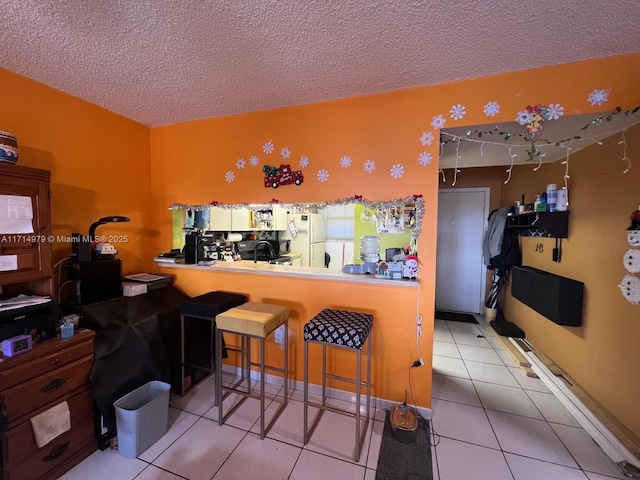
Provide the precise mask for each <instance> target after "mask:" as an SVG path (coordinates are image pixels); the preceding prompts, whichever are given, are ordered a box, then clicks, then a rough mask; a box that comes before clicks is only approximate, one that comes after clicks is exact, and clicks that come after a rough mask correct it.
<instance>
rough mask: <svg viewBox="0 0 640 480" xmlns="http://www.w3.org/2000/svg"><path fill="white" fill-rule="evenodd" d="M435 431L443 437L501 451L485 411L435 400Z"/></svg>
mask: <svg viewBox="0 0 640 480" xmlns="http://www.w3.org/2000/svg"><path fill="white" fill-rule="evenodd" d="M431 408H432V411H433V418H432V419H431V420H432V422H433V429H434V430H435V431H436V432H437V433H438V434H439V435H440V436H441V437H447V438H453V439H455V440H461V441H464V442H469V443H475V444H476V445H482V446H484V447H489V448H496V449H499V448H500V445H499V444H498V441H497V440H496V436H495V434H494V433H493V430H492V428H491V425H490V424H489V420H488V419H487V415H486V413H485V411H484V409H482V408H479V407H471V406H469V405H462V404H460V403H453V402H447V401H446V400H438V399H435V400H433V402H432V404H431Z"/></svg>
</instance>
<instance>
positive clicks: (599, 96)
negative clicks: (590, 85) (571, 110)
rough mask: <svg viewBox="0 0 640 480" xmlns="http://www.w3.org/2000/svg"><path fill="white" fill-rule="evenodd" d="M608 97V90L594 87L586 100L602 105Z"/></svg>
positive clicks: (592, 103)
mask: <svg viewBox="0 0 640 480" xmlns="http://www.w3.org/2000/svg"><path fill="white" fill-rule="evenodd" d="M608 97H609V92H607V91H605V90H598V89H596V90H594V91H593V92H591V93H590V94H589V97H588V98H587V100H588V101H589V103H590V104H591V105H602V104H603V103H604V102H606V101H607V98H608Z"/></svg>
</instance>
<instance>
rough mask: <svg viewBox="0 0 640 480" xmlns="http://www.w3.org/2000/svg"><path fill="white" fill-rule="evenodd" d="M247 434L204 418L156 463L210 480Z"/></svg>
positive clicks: (193, 477) (198, 479) (195, 478)
mask: <svg viewBox="0 0 640 480" xmlns="http://www.w3.org/2000/svg"><path fill="white" fill-rule="evenodd" d="M245 435H247V432H243V431H242V430H239V429H237V428H234V427H230V426H228V425H223V426H221V427H220V426H218V424H217V423H216V422H213V421H211V420H209V419H206V418H201V419H200V420H198V421H197V422H196V423H195V424H194V425H193V426H192V427H191V428H190V429H189V430H187V431H186V432H185V433H184V435H182V436H181V437H180V438H179V439H178V440H176V442H175V443H174V444H173V445H171V446H170V447H169V448H168V449H167V450H165V451H164V452H163V453H162V455H160V456H159V457H158V458H157V459H156V460H155V461H154V462H153V464H154V465H156V466H158V467H160V468H163V469H165V470H168V471H170V472H173V473H175V474H177V475H180V476H182V477H185V478H188V479H189V480H210V479H211V478H212V477H213V476H214V474H215V473H216V472H217V471H218V469H219V468H220V467H221V466H222V464H223V463H224V462H225V460H226V459H227V457H228V456H229V455H230V454H231V452H232V451H233V449H235V448H236V446H237V445H238V444H239V443H240V441H241V440H242V438H243V437H244V436H245ZM111 478H118V477H111Z"/></svg>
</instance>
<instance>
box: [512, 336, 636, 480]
mask: <svg viewBox="0 0 640 480" xmlns="http://www.w3.org/2000/svg"><path fill="white" fill-rule="evenodd" d="M509 341H510V342H511V343H512V344H513V345H515V346H516V348H517V349H518V350H519V351H520V353H521V354H522V355H524V357H525V358H527V359H529V360H530V362H531V369H532V370H533V371H534V372H535V373H536V374H537V375H538V376H539V377H540V379H541V380H542V381H543V382H544V384H545V385H546V386H547V387H549V389H550V390H551V392H553V394H554V395H555V396H556V398H557V399H558V400H560V402H561V403H562V404H563V405H564V406H565V407H566V408H567V410H569V412H570V413H571V414H572V415H573V417H574V418H575V419H576V421H577V422H578V423H579V424H580V425H581V426H582V428H584V430H585V431H586V432H587V433H588V434H589V435H590V436H591V438H593V440H594V441H595V442H596V443H597V444H598V445H599V446H600V448H602V450H603V451H604V452H605V453H606V454H607V456H608V457H609V458H610V459H611V460H612V461H613V462H614V463H615V464H616V465H617V466H618V468H619V469H620V470H621V471H622V472H623V473H625V475H627V476H628V477H630V478H640V460H638V458H637V457H636V456H635V455H634V454H633V453H632V452H630V451H629V450H628V449H627V447H625V446H624V444H623V443H622V442H621V441H620V440H618V439H617V438H616V436H615V435H614V434H613V433H611V431H610V430H609V429H608V428H607V427H606V426H605V425H604V424H603V423H602V422H601V421H600V420H599V419H598V418H597V417H596V416H595V415H594V414H593V412H591V410H589V408H587V406H586V405H585V404H584V403H582V401H581V400H580V399H579V398H578V397H577V396H576V395H575V394H574V393H573V392H572V391H571V390H569V389H568V388H567V386H566V385H565V384H564V383H563V382H562V380H560V379H559V378H558V377H557V376H556V375H554V374H553V373H552V372H551V371H550V370H549V369H548V368H547V366H546V365H545V364H544V363H543V362H542V361H541V360H540V359H539V358H538V356H537V355H536V354H535V353H534V350H533V349H532V350H527V349H526V348H529V347H526V348H522V346H521V345H520V344H519V343H518V342H517V341H516V340H515V339H513V338H512V337H509ZM524 344H525V345H531V344H529V342H527V341H526V340H525V341H524ZM531 348H533V346H532V345H531ZM636 475H637V476H636Z"/></svg>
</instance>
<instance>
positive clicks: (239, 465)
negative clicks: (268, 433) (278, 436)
mask: <svg viewBox="0 0 640 480" xmlns="http://www.w3.org/2000/svg"><path fill="white" fill-rule="evenodd" d="M301 451H302V449H301V448H299V447H294V446H292V445H287V444H286V443H282V442H278V441H277V440H272V439H270V438H265V439H264V440H260V437H259V436H255V435H247V436H246V437H244V438H243V439H242V441H241V442H240V444H239V445H238V446H237V448H236V449H235V450H234V451H233V453H232V454H231V456H230V457H229V458H228V459H227V461H226V462H224V465H222V467H221V468H220V470H218V473H216V474H215V476H214V477H213V480H245V479H247V478H260V479H264V480H281V479H283V478H289V474H290V473H291V471H292V470H293V466H294V465H295V463H296V460H297V459H298V456H299V455H300V452H301Z"/></svg>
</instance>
